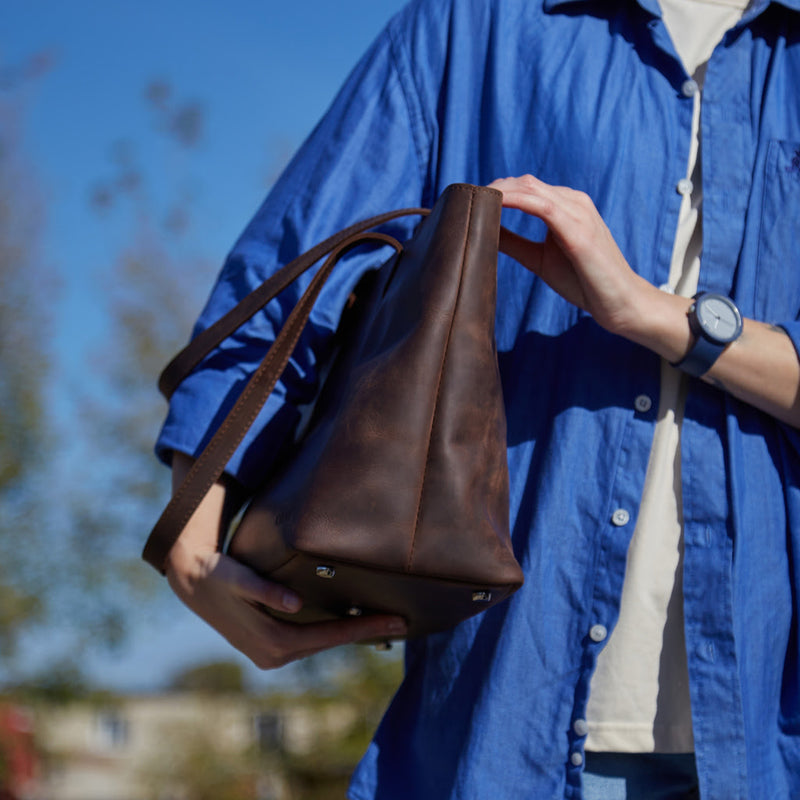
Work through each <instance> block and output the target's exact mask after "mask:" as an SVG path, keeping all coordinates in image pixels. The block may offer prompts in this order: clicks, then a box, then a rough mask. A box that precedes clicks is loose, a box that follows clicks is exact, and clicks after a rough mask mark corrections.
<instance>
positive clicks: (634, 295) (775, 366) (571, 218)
mask: <svg viewBox="0 0 800 800" xmlns="http://www.w3.org/2000/svg"><path fill="white" fill-rule="evenodd" d="M490 186H491V187H492V188H494V189H499V190H500V191H501V192H502V193H503V205H504V206H506V207H508V208H517V209H519V210H520V211H524V212H525V213H527V214H531V215H532V216H534V217H538V218H539V219H541V220H542V221H543V222H544V223H545V224H546V225H547V236H546V237H545V240H544V242H531V241H528V240H527V239H524V238H522V237H521V236H518V235H516V234H513V233H508V234H503V240H502V247H503V251H504V252H506V253H508V255H510V256H512V257H513V258H515V259H516V260H517V261H519V262H520V263H521V264H524V265H525V266H526V267H528V269H530V270H532V271H533V272H535V273H536V274H537V275H538V276H539V277H540V278H542V280H543V281H545V282H546V283H547V284H548V285H549V286H550V287H551V288H552V289H554V290H555V291H556V292H558V293H559V294H560V295H561V296H562V297H564V298H565V299H567V300H569V301H570V302H571V303H573V304H575V305H576V306H578V307H580V308H582V309H584V310H585V311H588V312H589V313H590V314H591V315H592V317H593V318H594V319H595V321H596V322H597V323H598V324H599V325H602V326H603V327H604V328H606V329H607V330H609V331H611V332H612V333H616V334H618V335H620V336H624V337H625V338H627V339H629V340H630V341H632V342H636V343H637V344H640V345H643V346H644V347H648V348H649V349H650V350H652V351H653V352H654V353H657V354H658V355H659V356H661V357H662V358H664V359H666V360H667V361H669V362H672V363H675V362H678V361H680V360H681V359H682V358H683V357H684V356H685V355H686V353H687V352H688V351H689V348H690V347H691V346H692V344H693V341H694V336H693V334H692V332H691V328H690V327H689V323H688V320H687V312H688V310H689V307H690V306H691V304H692V302H693V301H692V299H691V298H689V297H681V296H680V295H674V294H669V293H667V292H662V291H660V290H659V289H658V288H656V287H655V286H653V285H652V284H651V283H649V282H648V281H646V280H645V279H644V278H642V277H641V276H640V275H637V274H636V273H635V272H634V271H633V269H632V268H631V266H630V264H628V262H627V261H626V260H625V257H624V256H623V255H622V253H621V252H620V249H619V247H617V244H616V242H615V241H614V237H613V236H612V235H611V232H610V231H609V230H608V227H607V226H606V224H605V222H603V219H602V217H601V216H600V214H599V212H598V211H597V209H596V208H595V206H594V203H593V202H592V201H591V199H590V198H589V197H588V196H587V195H586V194H584V193H583V192H578V191H575V190H573V189H569V188H566V187H564V186H550V185H549V184H546V183H544V182H543V181H540V180H538V178H535V177H533V176H532V175H523V176H522V177H519V178H502V179H500V180H496V181H494V182H493V183H491V184H490ZM743 322H744V325H743V332H742V335H741V337H740V338H739V339H738V340H737V341H736V342H734V343H733V344H731V345H729V346H728V347H727V348H725V351H724V352H723V353H722V355H721V356H720V357H719V358H718V359H717V360H716V362H715V363H714V365H713V366H712V367H711V369H710V370H709V371H708V372H707V373H706V374H705V375H704V376H703V380H704V381H706V382H708V383H711V384H713V385H715V386H717V387H718V388H720V389H722V390H724V391H726V392H730V393H731V394H732V395H734V396H735V397H738V398H739V399H740V400H743V401H745V402H746V403H750V404H752V405H753V406H755V407H756V408H759V409H761V410H762V411H765V412H767V413H768V414H771V415H772V416H774V417H776V418H777V419H780V420H782V421H784V422H787V423H788V424H789V425H792V426H793V427H796V428H800V359H798V356H797V351H796V350H795V348H794V344H793V343H792V340H791V339H790V338H789V336H788V335H787V334H786V332H785V331H784V330H783V329H781V328H777V327H775V326H773V325H768V324H765V323H763V322H757V321H755V320H752V319H745V320H744V321H743Z"/></svg>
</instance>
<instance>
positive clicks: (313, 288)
mask: <svg viewBox="0 0 800 800" xmlns="http://www.w3.org/2000/svg"><path fill="white" fill-rule="evenodd" d="M335 238H336V240H337V243H336V244H335V245H334V249H333V251H332V252H331V253H330V255H329V256H328V259H327V260H326V261H325V263H324V264H323V265H322V267H320V269H319V271H318V272H317V274H316V275H315V276H314V277H313V279H312V280H311V283H310V284H309V285H308V288H307V289H306V290H305V292H304V293H303V295H302V297H301V298H300V300H299V302H298V303H297V305H296V306H295V307H294V308H293V309H292V312H291V313H290V314H289V316H288V317H287V319H286V322H285V323H284V325H283V327H282V328H281V330H280V333H279V334H278V336H277V337H276V338H275V341H274V342H273V344H272V346H271V347H270V348H269V350H268V351H267V354H266V355H265V356H264V359H263V361H262V362H261V364H260V365H259V366H258V369H256V371H255V372H254V373H253V375H252V376H251V378H250V379H249V380H248V382H247V385H246V386H245V388H244V390H243V391H242V393H241V395H240V396H239V398H238V399H237V401H236V403H235V404H234V406H233V408H232V409H231V410H230V412H229V413H228V415H227V416H226V417H225V420H224V421H223V423H222V425H220V427H219V429H218V430H217V431H216V433H215V434H214V436H213V437H212V438H211V441H210V442H209V443H208V445H206V447H205V449H204V450H203V452H202V453H201V454H200V456H199V457H198V458H197V460H196V461H195V462H194V464H193V465H192V467H191V469H190V470H189V472H188V473H187V475H186V477H185V478H184V480H183V483H182V484H181V485H180V487H179V488H178V490H177V492H176V493H175V494H174V495H173V497H172V499H171V500H170V501H169V503H168V504H167V507H166V508H165V509H164V511H163V513H162V514H161V516H160V517H159V519H158V522H156V524H155V526H154V527H153V530H152V531H151V532H150V536H149V537H148V539H147V543H146V544H145V547H144V551H143V552H142V558H143V559H144V560H145V561H147V562H148V563H149V564H151V565H152V566H153V567H155V569H157V570H158V571H159V572H162V573H163V572H164V563H165V561H166V558H167V555H168V554H169V551H170V550H171V549H172V546H173V545H174V544H175V542H176V540H177V539H178V536H179V535H180V533H181V531H182V530H183V529H184V527H185V526H186V524H187V523H188V522H189V519H190V518H191V516H192V514H194V512H195V510H196V509H197V507H198V506H199V505H200V502H201V501H202V499H203V498H204V497H205V496H206V494H207V493H208V491H209V489H211V487H212V486H213V485H214V483H216V482H217V481H218V480H219V479H220V477H221V476H222V473H223V472H224V470H225V466H226V465H227V463H228V461H230V459H231V456H233V454H234V452H235V451H236V448H237V447H238V446H239V444H240V443H241V441H242V439H244V436H245V434H246V433H247V431H248V429H249V428H250V426H251V425H252V424H253V422H254V421H255V419H256V417H257V416H258V414H259V412H260V411H261V409H262V408H263V406H264V403H266V401H267V398H268V397H269V396H270V394H271V393H272V390H273V389H274V388H275V384H276V383H277V382H278V378H280V376H281V373H282V372H283V370H284V368H285V367H286V364H287V362H288V361H289V357H290V356H291V354H292V351H293V350H294V347H295V345H296V344H297V340H298V339H299V338H300V334H301V333H302V331H303V328H304V327H305V325H306V323H307V322H308V318H309V315H310V314H311V309H312V308H313V306H314V303H315V302H316V299H317V297H318V295H319V293H320V291H321V290H322V287H323V286H324V285H325V282H326V281H327V280H328V277H329V276H330V274H331V272H332V271H333V268H334V267H335V266H336V264H337V263H338V262H339V260H340V259H341V257H342V256H343V255H344V254H345V253H347V252H348V251H349V250H352V249H353V248H354V247H357V246H358V245H360V244H364V243H365V242H380V243H382V244H389V245H391V246H392V247H394V249H395V250H396V251H397V252H398V253H400V252H401V251H402V249H403V246H402V245H401V244H400V242H398V241H397V239H395V238H394V237H392V236H388V235H386V234H384V233H374V232H356V233H354V234H351V235H350V236H347V237H345V238H344V239H342V238H341V237H338V236H337V237H335ZM316 260H317V259H314V261H316ZM294 263H295V262H291V263H290V264H289V265H288V266H292V265H293V264H294ZM311 263H314V262H311ZM309 266H310V265H309ZM306 268H307V267H306ZM253 313H255V312H253ZM251 316H252V315H251ZM201 357H202V356H201Z"/></svg>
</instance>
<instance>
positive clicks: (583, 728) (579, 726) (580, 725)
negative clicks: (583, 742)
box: [572, 718, 589, 736]
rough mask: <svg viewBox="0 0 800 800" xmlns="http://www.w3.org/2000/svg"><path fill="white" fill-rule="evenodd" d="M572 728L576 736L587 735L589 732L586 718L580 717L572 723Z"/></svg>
mask: <svg viewBox="0 0 800 800" xmlns="http://www.w3.org/2000/svg"><path fill="white" fill-rule="evenodd" d="M572 730H573V731H575V735H576V736H586V734H587V733H589V725H588V724H587V722H586V720H585V719H580V718H578V719H576V720H575V721H574V722H573V723H572Z"/></svg>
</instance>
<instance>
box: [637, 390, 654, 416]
mask: <svg viewBox="0 0 800 800" xmlns="http://www.w3.org/2000/svg"><path fill="white" fill-rule="evenodd" d="M633 405H634V408H635V409H636V410H637V411H638V412H640V413H641V414H645V413H647V412H648V411H649V410H650V409H651V408H652V407H653V401H652V400H651V399H650V398H649V397H648V396H647V395H646V394H640V395H639V396H638V397H637V398H636V399H635V400H634V401H633Z"/></svg>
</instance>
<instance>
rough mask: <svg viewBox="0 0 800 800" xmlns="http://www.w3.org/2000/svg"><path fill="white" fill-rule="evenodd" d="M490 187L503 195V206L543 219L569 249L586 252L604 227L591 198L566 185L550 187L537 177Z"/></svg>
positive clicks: (508, 181) (527, 176) (510, 180)
mask: <svg viewBox="0 0 800 800" xmlns="http://www.w3.org/2000/svg"><path fill="white" fill-rule="evenodd" d="M489 186H490V187H491V188H493V189H498V190H499V191H501V192H502V193H503V205H504V206H505V207H506V208H516V209H519V210H520V211H523V212H524V213H526V214H530V215H532V216H534V217H538V218H539V219H541V220H542V221H543V222H544V223H545V224H546V225H547V227H548V228H549V229H550V231H551V232H552V234H553V235H554V236H555V237H556V239H557V240H558V241H559V244H561V246H562V247H564V248H565V249H566V250H568V251H569V250H577V251H580V250H583V249H586V247H588V246H590V242H591V238H592V237H593V236H594V235H596V234H597V233H598V232H601V231H604V229H605V224H604V223H603V222H602V220H601V218H600V215H599V214H598V212H597V209H596V208H595V205H594V203H593V202H592V200H591V198H590V197H589V196H588V195H587V194H586V193H585V192H581V191H578V190H576V189H570V188H569V187H566V186H551V185H550V184H547V183H545V182H544V181H541V180H539V179H538V178H537V177H535V176H534V175H522V176H519V177H516V178H501V179H499V180H496V181H493V182H492V183H491V184H489Z"/></svg>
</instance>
